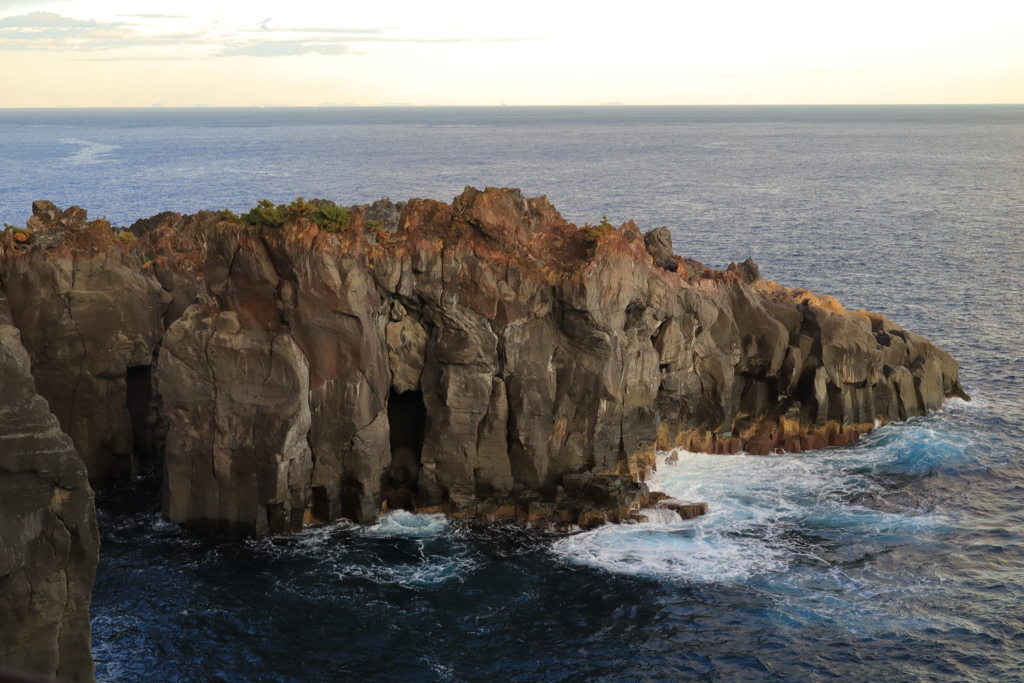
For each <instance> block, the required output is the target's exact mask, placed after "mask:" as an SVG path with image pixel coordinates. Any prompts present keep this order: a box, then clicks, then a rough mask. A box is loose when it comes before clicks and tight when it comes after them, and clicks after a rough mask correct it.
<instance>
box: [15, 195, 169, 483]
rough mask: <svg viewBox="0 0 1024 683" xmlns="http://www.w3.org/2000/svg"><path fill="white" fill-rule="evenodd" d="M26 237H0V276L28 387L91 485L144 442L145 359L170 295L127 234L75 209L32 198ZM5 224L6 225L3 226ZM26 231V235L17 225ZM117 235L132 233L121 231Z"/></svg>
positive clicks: (118, 472)
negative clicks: (31, 383)
mask: <svg viewBox="0 0 1024 683" xmlns="http://www.w3.org/2000/svg"><path fill="white" fill-rule="evenodd" d="M32 209H33V216H32V218H31V219H29V221H28V225H27V229H28V231H29V233H30V234H31V240H30V241H27V242H25V243H22V242H19V241H17V240H16V239H15V238H16V237H17V235H16V234H9V235H7V237H6V240H5V242H6V244H5V249H4V258H3V259H2V260H0V283H2V289H3V291H4V292H6V294H7V298H8V300H9V304H10V310H11V314H12V316H13V320H14V324H15V325H16V326H17V328H18V329H19V330H21V340H22V343H23V344H24V346H25V348H26V349H27V350H28V354H29V357H30V359H31V367H32V375H33V376H34V377H35V380H36V388H37V390H38V391H39V394H40V395H42V396H43V397H44V398H45V399H46V401H47V403H48V404H49V406H50V410H51V411H52V412H53V414H54V415H56V416H57V419H58V420H59V421H60V426H61V429H62V430H63V431H64V432H65V433H66V434H68V435H69V436H70V437H71V440H72V441H73V442H74V445H75V449H76V450H77V451H78V453H79V455H80V456H81V457H82V459H83V460H84V461H85V464H86V467H87V468H88V470H89V477H90V480H91V481H92V482H93V484H95V485H104V484H106V483H109V482H110V481H113V480H117V479H124V478H126V477H128V476H130V475H131V473H132V471H133V469H134V463H133V454H136V455H137V454H139V453H144V452H147V451H149V450H151V448H152V445H153V444H152V442H153V439H154V425H155V424H156V419H155V417H154V415H153V411H154V410H155V409H154V407H153V406H152V405H151V401H150V399H151V393H152V392H151V389H150V385H151V372H150V369H151V366H152V364H153V358H154V353H155V352H156V349H157V346H158V344H159V341H160V337H161V335H162V333H163V326H162V324H161V310H162V308H163V307H164V304H166V303H167V302H168V301H169V300H170V297H169V295H168V293H167V292H165V291H164V290H163V289H162V288H161V287H160V284H159V282H158V281H157V280H156V279H155V278H154V277H152V275H151V274H150V273H149V272H147V271H146V269H145V268H144V267H143V265H144V264H143V261H142V257H141V256H140V253H141V252H139V251H138V250H137V249H134V250H133V249H128V248H126V247H128V246H130V244H131V241H130V240H128V239H120V240H119V239H117V238H116V237H115V235H114V233H113V231H112V230H111V227H110V224H109V223H107V222H106V221H104V220H96V221H91V222H87V221H86V212H85V211H84V210H82V209H80V208H78V207H71V208H70V209H67V210H66V211H61V210H60V209H58V208H57V207H55V206H54V205H53V204H51V203H50V202H35V204H34V205H33V207H32ZM8 232H10V231H8ZM22 234H26V233H22ZM125 236H127V237H128V238H131V239H134V238H132V236H131V234H130V233H125Z"/></svg>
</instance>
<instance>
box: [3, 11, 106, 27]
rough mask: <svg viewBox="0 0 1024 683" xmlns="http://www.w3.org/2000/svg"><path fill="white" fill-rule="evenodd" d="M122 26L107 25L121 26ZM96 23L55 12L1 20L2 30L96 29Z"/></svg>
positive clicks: (30, 13)
mask: <svg viewBox="0 0 1024 683" xmlns="http://www.w3.org/2000/svg"><path fill="white" fill-rule="evenodd" d="M121 25H122V24H107V26H121ZM97 26H99V24H97V23H96V22H95V21H92V20H82V19H72V18H71V17H64V16H61V15H59V14H54V13H53V12H29V13H28V14H21V15H18V16H14V17H4V18H3V19H0V28H96V27H97Z"/></svg>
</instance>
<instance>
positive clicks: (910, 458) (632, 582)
mask: <svg viewBox="0 0 1024 683" xmlns="http://www.w3.org/2000/svg"><path fill="white" fill-rule="evenodd" d="M466 185H474V186H477V187H484V186H487V185H493V186H511V187H519V188H522V189H523V191H524V193H525V194H527V195H540V194H545V195H547V196H548V198H549V199H550V200H551V201H552V203H554V204H555V206H556V207H557V208H558V209H560V210H561V211H562V213H563V215H564V216H565V217H566V218H568V219H569V220H572V221H574V222H577V223H580V224H582V223H584V222H587V221H589V222H592V223H596V222H597V221H599V220H601V218H602V216H607V217H608V219H609V220H611V221H612V222H615V223H619V222H622V221H624V220H628V219H634V220H636V221H637V223H638V224H639V225H640V226H641V228H642V229H644V230H647V229H651V228H655V227H659V226H661V225H668V226H669V227H670V228H671V229H672V232H673V237H674V241H675V246H676V251H677V253H680V254H682V255H684V256H689V257H693V258H696V259H698V260H701V261H704V262H706V263H708V264H709V265H711V266H715V267H723V266H724V265H726V264H728V263H729V262H730V261H739V260H743V259H745V258H747V257H748V256H751V257H753V258H754V260H755V261H757V263H758V264H759V265H760V266H761V272H762V275H763V276H764V277H765V278H766V279H774V280H778V281H779V282H781V283H783V284H785V285H787V286H791V287H797V286H802V287H807V288H810V289H813V290H815V291H819V292H823V293H828V294H833V295H835V296H837V297H838V298H839V300H840V301H841V302H843V303H844V304H845V305H846V306H847V307H849V308H859V307H864V308H868V309H870V310H875V311H880V312H883V313H885V314H886V315H888V316H889V317H890V318H892V319H893V320H895V321H897V322H899V323H900V324H902V325H904V326H905V327H907V328H908V329H911V330H913V331H915V332H919V333H921V334H924V335H926V336H928V337H929V338H931V339H932V340H934V341H935V342H937V343H939V344H940V345H942V346H943V348H945V349H947V350H948V351H949V352H950V353H952V354H953V356H954V357H956V358H957V359H958V360H959V361H960V362H961V378H962V380H963V383H964V386H965V388H966V389H967V391H968V392H969V393H970V394H971V395H972V396H973V398H974V400H973V401H971V402H970V403H965V402H963V401H960V400H954V401H950V402H949V403H947V404H946V407H945V408H943V409H942V410H941V411H939V412H937V413H935V414H932V415H930V416H928V417H925V418H915V419H912V420H910V421H909V422H907V423H905V424H899V425H888V426H886V427H883V428H881V429H878V430H876V431H875V432H874V433H872V434H871V435H869V436H867V437H865V438H863V439H862V440H860V441H859V442H857V443H855V444H851V445H848V446H844V447H841V448H831V449H826V450H823V451H819V452H811V453H800V454H783V455H776V456H767V457H761V456H748V455H744V454H739V455H733V456H710V455H705V454H697V453H687V452H684V451H679V452H676V453H673V454H671V455H670V454H662V455H661V456H660V458H659V462H658V471H657V473H656V475H655V477H654V480H653V481H652V487H653V488H655V489H658V490H662V491H665V492H666V493H669V494H671V495H673V496H675V497H678V498H684V499H689V500H701V501H707V502H708V503H709V505H710V512H709V514H708V515H707V516H705V517H701V518H698V519H695V520H687V521H683V520H681V519H679V518H678V516H676V515H670V514H666V513H650V515H649V516H650V520H651V521H650V522H649V523H645V524H639V525H634V526H614V527H612V526H608V527H601V528H599V529H595V530H593V531H589V532H586V533H577V534H570V535H554V534H543V533H533V532H525V531H522V530H516V529H511V528H479V527H472V526H469V525H467V524H465V523H462V522H458V521H452V520H446V519H444V518H442V517H437V516H429V515H424V516H414V515H410V514H408V513H405V512H395V513H391V514H388V515H386V516H384V517H383V518H382V519H381V520H380V521H379V522H378V523H377V524H376V525H373V526H368V527H360V526H357V525H353V524H347V523H340V524H335V525H330V526H326V527H321V528H315V529H309V530H306V531H304V532H302V533H299V534H296V535H293V536H288V537H275V538H264V539H223V538H211V537H207V536H203V535H200V534H195V533H190V532H186V531H182V530H181V529H179V528H177V527H176V526H174V525H170V524H167V523H165V522H163V521H161V519H160V515H159V511H158V508H157V506H156V504H155V503H154V500H155V495H154V492H155V491H156V490H157V487H158V482H157V480H156V478H155V477H154V476H150V477H149V478H145V477H144V478H142V479H140V480H139V481H136V482H134V483H133V485H132V486H129V487H127V488H125V489H121V490H119V491H115V492H111V493H107V494H103V495H101V496H100V513H99V515H100V528H101V533H102V541H103V546H102V551H101V561H100V567H99V573H98V577H97V581H96V586H95V591H94V598H93V605H92V618H93V646H94V655H95V658H96V662H97V672H98V677H99V679H100V680H103V681H142V680H160V681H208V680H216V681H263V680H267V681H271V680H273V681H315V680H331V681H333V680H338V681H347V680H365V681H398V680H401V681H424V682H426V681H581V680H592V681H679V680H702V681H814V680H822V681H824V680H834V679H837V678H840V679H854V678H859V679H864V680H884V681H920V680H966V681H993V680H1020V679H1022V678H1024V608H1022V607H1021V601H1022V598H1024V512H1022V510H1024V468H1022V465H1021V463H1022V459H1024V448H1022V446H1021V441H1022V439H1024V277H1022V271H1024V189H1022V188H1024V107H1021V106H1005V107H652V108H632V107H607V108H602V107H581V108H516V107H501V108H497V107H496V108H489V109H488V108H481V109H446V108H408V109H401V108H379V109H371V108H351V109H349V108H345V109H341V108H339V109H297V110H288V109H235V110H219V109H202V110H166V109H165V110H152V111H149V110H82V111H79V110H61V111H53V110H51V111H31V110H6V111H0V218H2V219H3V220H4V221H6V222H9V223H17V224H21V223H23V222H24V220H25V219H26V218H27V216H28V215H29V214H30V203H31V201H32V200H34V199H40V198H48V199H51V200H53V201H54V202H56V203H57V204H58V205H61V206H67V205H70V204H78V205H81V206H83V207H85V208H87V209H88V210H89V211H90V215H91V216H93V217H100V216H106V217H107V218H108V219H110V220H111V221H113V222H114V223H116V224H120V225H127V224H130V223H131V222H132V221H134V220H135V219H137V218H140V217H144V216H148V215H152V214H155V213H157V212H159V211H164V210H175V211H184V212H188V211H195V210H198V209H201V208H212V209H217V208H225V207H226V208H231V209H233V210H235V211H241V210H245V209H247V208H248V207H250V206H252V205H253V204H254V203H255V202H256V201H257V200H258V199H263V198H269V199H272V200H274V201H277V202H283V201H289V200H291V199H293V198H295V197H296V196H304V197H306V198H312V197H323V198H329V199H334V200H336V201H339V202H342V203H345V204H355V203H363V202H369V201H373V200H374V199H378V198H380V197H382V196H390V197H391V198H392V199H394V200H396V201H397V200H400V199H405V198H408V197H413V196H421V197H432V198H436V199H442V200H446V201H448V200H450V199H451V198H452V197H453V196H454V195H456V194H458V193H460V192H461V191H462V188H463V187H464V186H466Z"/></svg>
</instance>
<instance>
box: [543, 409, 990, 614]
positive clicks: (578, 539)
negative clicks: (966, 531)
mask: <svg viewBox="0 0 1024 683" xmlns="http://www.w3.org/2000/svg"><path fill="white" fill-rule="evenodd" d="M969 450H970V449H969V444H968V443H965V442H963V441H962V437H961V438H958V437H957V436H956V435H951V434H949V433H946V432H945V431H943V430H942V429H941V428H940V426H939V425H938V424H936V422H935V420H921V421H916V422H912V423H911V424H909V425H900V426H896V427H883V428H881V429H879V430H877V432H876V433H875V434H873V435H871V436H870V437H869V438H868V439H865V440H864V441H863V442H861V443H859V444H857V445H855V446H852V447H846V448H834V449H827V450H825V451H819V452H814V453H800V454H787V455H781V456H751V455H746V454H742V453H741V454H738V455H732V456H720V455H709V454H705V453H690V452H687V451H683V450H678V451H675V452H674V453H673V456H674V458H673V462H668V461H667V456H668V455H669V454H667V453H665V454H662V456H661V458H660V459H659V463H658V469H657V472H656V473H655V475H654V476H653V478H652V479H651V480H650V481H649V482H648V483H649V485H650V487H651V489H652V490H657V491H664V492H665V493H667V494H669V495H671V496H673V497H675V498H680V499H684V500H693V501H706V502H708V504H709V507H710V511H709V513H708V514H707V515H706V516H704V517H699V518H697V519H694V520H686V521H683V520H679V519H678V516H676V520H672V519H670V518H667V517H662V516H661V515H657V516H656V517H657V518H656V519H655V518H652V519H650V521H651V522H652V523H648V524H637V525H621V526H603V527H600V528H598V529H595V530H593V531H589V532H585V533H580V534H576V535H573V536H570V537H567V538H565V539H562V540H560V541H559V542H557V543H556V544H555V545H554V548H553V552H554V553H555V554H556V555H557V556H558V557H560V558H562V559H563V560H565V561H568V562H571V563H574V564H581V565H585V566H590V567H594V568H598V569H603V570H605V571H610V572H614V573H620V574H628V575H635V576H648V577H652V578H665V579H675V580H684V581H688V582H736V581H751V580H754V579H756V580H757V583H758V585H759V586H760V587H761V588H763V589H766V590H768V591H769V592H774V591H776V590H777V591H778V592H779V593H780V594H785V593H792V592H793V591H797V592H800V590H799V585H802V584H803V583H805V582H806V583H808V585H810V584H818V583H822V582H824V583H826V584H829V585H832V586H833V587H834V588H835V589H836V590H846V589H847V588H849V586H850V585H852V584H849V583H848V582H850V581H853V580H852V579H850V578H849V577H845V574H844V573H843V572H841V571H837V570H836V563H837V562H841V561H842V560H843V558H844V557H847V556H855V557H859V556H860V555H858V553H860V554H863V553H865V552H868V551H867V550H865V548H869V547H870V548H878V549H884V548H885V547H895V546H898V545H899V544H901V543H904V542H911V541H916V540H919V539H927V538H929V537H936V536H941V535H942V534H943V533H946V532H948V531H950V530H951V529H952V522H951V521H950V520H948V519H946V518H945V517H943V516H941V515H938V514H934V513H932V512H930V511H929V510H928V509H927V508H926V507H922V506H921V505H919V504H918V502H917V501H916V500H915V499H914V498H912V497H909V496H904V497H901V496H900V493H899V491H898V490H897V491H896V492H895V493H894V492H893V490H892V489H891V488H889V489H886V488H885V486H884V484H883V483H880V482H881V480H883V479H884V478H885V477H886V476H887V475H898V476H901V475H912V476H913V475H917V476H920V475H924V474H927V473H928V472H929V471H931V470H933V469H934V468H936V467H944V466H948V465H950V464H956V463H960V462H962V461H963V460H964V459H965V458H968V457H969V456H968V455H967V453H968V451H969ZM661 512H667V511H661ZM649 513H650V511H646V510H645V511H643V512H642V514H645V515H647V514H649ZM652 517H654V515H652ZM823 539H826V540H823ZM836 547H839V548H840V550H838V551H837V550H835V548H836ZM837 553H838V554H837ZM844 582H847V583H844ZM772 586H775V588H772Z"/></svg>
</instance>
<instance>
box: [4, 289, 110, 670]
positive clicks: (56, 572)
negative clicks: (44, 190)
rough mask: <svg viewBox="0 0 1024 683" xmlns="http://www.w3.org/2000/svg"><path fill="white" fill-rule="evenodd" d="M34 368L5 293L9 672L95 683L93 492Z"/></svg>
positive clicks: (6, 658)
mask: <svg viewBox="0 0 1024 683" xmlns="http://www.w3.org/2000/svg"><path fill="white" fill-rule="evenodd" d="M29 369H30V357H29V353H28V351H27V350H26V349H25V348H24V347H23V346H22V344H21V340H20V335H19V334H18V330H17V329H16V328H15V326H14V325H13V323H12V320H11V314H10V309H9V308H8V306H7V300H6V297H5V296H4V295H3V294H0V395H2V400H0V666H12V667H17V668H19V669H24V670H26V671H32V672H37V673H42V674H46V675H50V676H59V677H61V678H64V679H68V680H81V681H90V680H93V679H94V667H93V661H92V654H91V652H90V632H89V604H90V601H91V594H92V584H93V579H94V578H95V575H96V564H97V562H98V559H99V556H98V551H99V532H98V530H97V526H96V511H95V509H94V507H93V494H92V490H91V489H90V487H89V483H88V478H87V475H86V469H85V465H84V464H83V462H82V460H81V458H79V457H78V455H77V453H75V450H74V447H73V446H72V443H71V439H70V438H69V437H68V436H67V435H66V434H65V433H64V432H62V431H61V428H60V425H59V423H58V421H57V418H56V417H54V415H53V414H52V413H51V412H50V409H49V407H48V405H47V402H46V400H45V399H43V398H42V397H41V396H39V395H38V394H37V393H36V390H35V382H34V381H33V379H32V375H31V374H30V371H29Z"/></svg>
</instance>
